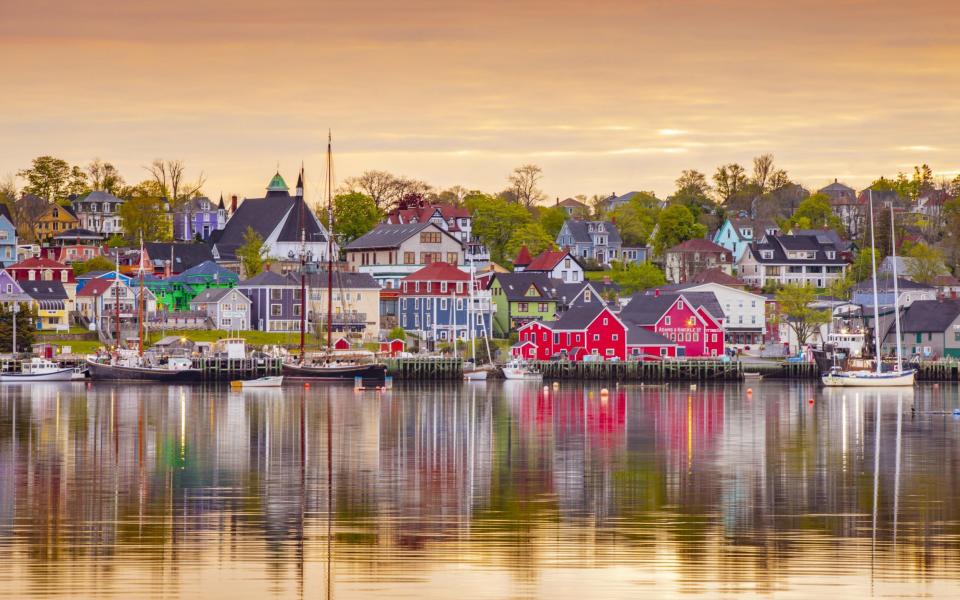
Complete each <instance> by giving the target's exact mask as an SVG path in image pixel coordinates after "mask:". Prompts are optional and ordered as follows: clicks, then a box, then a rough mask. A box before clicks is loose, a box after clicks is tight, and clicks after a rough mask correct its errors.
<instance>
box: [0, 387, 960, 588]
mask: <svg viewBox="0 0 960 600" xmlns="http://www.w3.org/2000/svg"><path fill="white" fill-rule="evenodd" d="M747 387H748V386H746V385H744V386H741V385H727V386H717V387H709V386H707V387H704V386H701V387H700V388H699V389H697V390H695V391H692V390H690V389H689V386H686V385H674V386H668V387H664V388H651V387H646V388H642V387H640V386H635V385H631V386H625V387H620V388H618V389H614V390H612V391H611V393H610V394H609V396H602V395H601V394H600V386H599V385H587V386H582V387H581V386H577V385H572V384H570V385H562V386H560V388H559V389H556V390H551V391H550V392H549V393H546V392H544V391H543V389H542V387H541V386H539V385H536V384H528V383H522V382H511V383H506V384H504V383H495V382H490V383H487V384H468V385H464V386H460V385H446V386H422V387H411V386H398V387H397V388H396V389H394V390H393V391H392V392H390V393H385V394H383V395H377V394H375V393H355V392H354V391H353V390H352V389H350V388H349V387H337V388H329V387H323V386H314V387H312V388H311V389H303V388H299V387H293V388H284V389H283V390H282V391H281V390H259V391H246V392H232V391H230V390H227V389H224V388H213V389H211V388H191V387H166V386H111V385H101V384H95V385H93V386H85V385H83V384H47V385H41V384H33V385H30V386H23V387H21V386H16V385H7V386H3V387H2V388H0V597H4V598H11V597H16V598H48V597H70V598H109V597H117V598H135V597H163V598H204V599H209V598H230V599H237V598H268V597H284V598H285V597H308V596H309V597H313V598H317V597H319V598H328V597H333V598H382V597H387V596H389V597H407V598H449V597H459V598H551V599H554V598H576V599H578V600H581V599H583V598H626V597H639V596H640V595H642V596H643V597H654V598H656V597H676V596H678V595H681V594H683V595H702V596H704V597H717V596H729V597H737V598H741V597H750V596H764V597H766V596H777V597H796V598H809V597H815V596H817V595H820V596H822V597H824V598H833V597H843V598H857V597H875V596H876V597H880V596H883V597H907V596H917V595H927V596H934V597H936V596H940V597H954V598H955V597H957V596H958V595H960V584H958V575H960V552H958V550H960V498H958V495H960V477H958V463H960V419H958V418H957V417H954V416H953V415H952V414H951V412H952V410H953V409H954V408H955V407H957V406H960V400H958V389H957V388H956V387H954V386H923V387H919V388H917V390H916V391H909V390H907V391H900V392H897V391H883V392H880V393H879V396H878V393H876V392H871V391H843V390H823V389H820V388H817V387H816V386H812V385H807V384H800V383H796V382H792V383H768V382H761V383H752V384H749V387H752V388H753V393H752V394H748V393H747V392H746V390H747ZM811 401H812V402H811ZM878 414H879V420H878ZM878 425H879V426H878ZM878 432H879V444H878V443H877V436H878ZM875 465H877V467H876V468H875Z"/></svg>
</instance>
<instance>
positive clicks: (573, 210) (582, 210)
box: [554, 198, 590, 217]
mask: <svg viewBox="0 0 960 600" xmlns="http://www.w3.org/2000/svg"><path fill="white" fill-rule="evenodd" d="M554 206H557V207H560V208H562V209H563V210H564V211H566V213H567V215H569V216H571V217H584V216H587V215H589V214H590V207H589V206H587V205H586V204H584V203H583V202H580V201H579V200H575V199H573V198H567V199H566V200H560V198H557V202H556V204H554Z"/></svg>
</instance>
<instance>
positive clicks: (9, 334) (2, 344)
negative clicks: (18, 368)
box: [0, 303, 37, 352]
mask: <svg viewBox="0 0 960 600" xmlns="http://www.w3.org/2000/svg"><path fill="white" fill-rule="evenodd" d="M36 322H37V313H36V311H35V310H34V309H33V307H32V306H31V305H29V304H27V303H21V304H20V309H19V311H18V312H17V352H29V351H30V347H31V346H32V345H33V340H34V333H35V329H34V324H35V323H36ZM12 351H13V310H12V307H10V306H8V305H6V304H0V352H12Z"/></svg>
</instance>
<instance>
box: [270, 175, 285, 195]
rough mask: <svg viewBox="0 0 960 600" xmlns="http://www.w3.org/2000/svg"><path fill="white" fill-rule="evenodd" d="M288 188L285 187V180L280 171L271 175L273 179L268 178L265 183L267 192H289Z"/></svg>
mask: <svg viewBox="0 0 960 600" xmlns="http://www.w3.org/2000/svg"><path fill="white" fill-rule="evenodd" d="M289 191H290V188H289V187H287V182H286V181H284V180H283V176H282V175H280V171H277V173H276V174H275V175H274V176H273V179H271V180H270V183H269V184H267V193H268V194H269V193H270V192H289Z"/></svg>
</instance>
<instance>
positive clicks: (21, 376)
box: [0, 357, 73, 383]
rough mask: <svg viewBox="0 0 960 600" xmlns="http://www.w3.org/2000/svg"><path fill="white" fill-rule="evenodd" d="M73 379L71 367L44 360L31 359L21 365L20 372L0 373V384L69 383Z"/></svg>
mask: <svg viewBox="0 0 960 600" xmlns="http://www.w3.org/2000/svg"><path fill="white" fill-rule="evenodd" d="M71 379H73V369H72V368H71V367H61V366H60V365H58V364H57V363H55V362H52V361H49V360H47V359H45V358H37V357H34V358H31V359H30V360H29V361H26V362H24V363H21V365H20V371H19V372H17V371H12V372H7V373H0V382H3V383H29V382H33V381H70V380H71Z"/></svg>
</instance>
